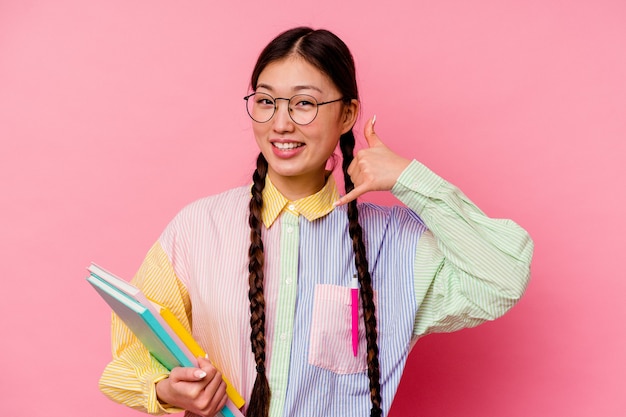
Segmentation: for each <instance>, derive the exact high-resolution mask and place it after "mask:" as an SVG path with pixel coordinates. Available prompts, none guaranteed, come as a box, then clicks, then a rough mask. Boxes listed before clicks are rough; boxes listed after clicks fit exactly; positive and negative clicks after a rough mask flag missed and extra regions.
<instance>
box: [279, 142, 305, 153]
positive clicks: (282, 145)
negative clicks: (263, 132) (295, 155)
mask: <svg viewBox="0 0 626 417" xmlns="http://www.w3.org/2000/svg"><path fill="white" fill-rule="evenodd" d="M272 146H274V147H275V148H278V149H280V150H281V151H289V150H291V149H296V148H301V147H302V146H304V143H301V142H272Z"/></svg>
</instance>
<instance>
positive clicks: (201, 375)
mask: <svg viewBox="0 0 626 417" xmlns="http://www.w3.org/2000/svg"><path fill="white" fill-rule="evenodd" d="M193 376H195V377H196V378H198V379H202V378H204V377H205V376H206V372H204V371H202V370H200V369H198V370H196V371H194V373H193Z"/></svg>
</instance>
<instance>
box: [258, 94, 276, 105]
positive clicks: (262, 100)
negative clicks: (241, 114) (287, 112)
mask: <svg viewBox="0 0 626 417" xmlns="http://www.w3.org/2000/svg"><path fill="white" fill-rule="evenodd" d="M254 103H255V104H256V105H259V106H269V107H274V100H273V99H272V98H271V97H270V96H267V95H265V94H260V95H259V94H256V95H255V96H254Z"/></svg>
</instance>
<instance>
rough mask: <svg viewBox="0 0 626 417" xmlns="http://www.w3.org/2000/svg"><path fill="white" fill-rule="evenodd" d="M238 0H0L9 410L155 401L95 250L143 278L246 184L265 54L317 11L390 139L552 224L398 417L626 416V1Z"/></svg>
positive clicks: (407, 384) (416, 368)
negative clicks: (165, 238)
mask: <svg viewBox="0 0 626 417" xmlns="http://www.w3.org/2000/svg"><path fill="white" fill-rule="evenodd" d="M239 3H241V2H220V5H219V6H215V5H214V4H216V2H212V1H183V2H174V1H165V0H149V1H147V0H141V1H140V0H136V1H132V2H128V1H119V0H115V1H111V0H109V1H101V0H92V1H78V0H73V1H72V0H56V1H48V2H44V1H35V0H13V1H11V0H3V1H0V138H1V141H2V142H1V143H2V150H1V151H0V185H1V188H0V202H1V204H0V210H2V216H1V219H2V220H1V221H2V228H1V230H2V232H1V235H2V243H1V245H2V246H1V255H0V256H1V257H2V263H1V266H0V270H1V273H2V279H1V281H0V282H1V283H0V286H1V288H0V290H1V291H2V294H3V296H2V298H3V300H2V303H0V314H1V316H2V323H3V324H2V327H3V328H4V332H3V335H4V336H2V340H3V343H2V344H0V356H1V357H2V358H3V360H2V363H3V370H2V372H1V374H0V393H1V394H0V395H1V397H2V399H3V405H2V414H3V415H7V416H22V415H24V416H25V415H31V416H32V415H46V416H52V417H56V416H78V415H89V416H92V417H104V416H111V415H116V416H119V417H125V416H136V415H139V414H138V413H137V412H135V411H132V410H127V409H125V408H123V407H121V406H118V405H116V404H114V403H112V402H110V401H108V400H107V399H106V398H104V396H102V395H101V394H100V393H99V392H98V390H97V379H98V376H99V373H100V371H101V370H102V368H103V366H104V365H105V363H106V362H107V361H108V358H109V357H110V352H109V334H108V320H109V310H108V308H107V307H106V306H105V305H104V303H103V302H101V300H99V299H98V297H97V295H96V294H95V293H94V292H93V290H92V289H91V288H90V287H89V286H88V285H87V284H86V283H85V282H84V277H85V275H86V274H85V270H84V268H85V266H87V265H88V264H89V262H90V261H92V260H94V261H97V262H99V263H101V264H103V265H106V266H107V267H109V268H110V269H112V270H113V271H116V272H118V273H119V274H121V275H123V276H126V277H130V276H131V275H132V274H133V272H134V271H135V270H136V268H137V267H138V265H139V263H140V262H141V260H142V258H143V256H144V254H145V252H146V251H147V249H148V248H149V246H150V245H151V244H152V242H153V241H154V240H155V239H156V238H157V236H158V235H159V233H160V232H161V230H162V228H163V227H164V226H165V224H166V223H167V221H168V220H169V219H170V218H171V217H172V216H173V215H174V214H175V212H176V211H177V210H178V209H180V208H181V207H182V206H183V205H185V204H186V203H188V202H190V201H191V200H193V199H196V198H198V197H200V196H203V195H207V194H210V193H214V192H217V191H219V190H223V189H225V188H227V187H231V186H234V185H239V184H242V183H245V182H247V181H248V180H249V175H250V170H251V164H252V160H253V157H254V154H255V144H254V141H253V138H252V134H251V130H250V123H249V120H248V119H247V116H246V115H245V112H244V107H243V101H242V99H241V98H242V97H243V95H244V94H245V93H246V91H247V80H248V76H249V73H250V71H251V68H252V65H253V62H254V59H255V57H256V55H257V54H258V52H259V51H260V49H261V48H262V46H263V45H264V44H265V43H266V42H267V41H268V40H269V39H270V38H271V37H272V36H273V35H275V34H277V33H278V32H279V31H281V30H283V29H285V28H287V27H290V26H294V25H297V24H307V25H313V26H315V27H326V28H329V29H331V30H333V31H335V32H336V33H337V34H339V35H340V36H341V37H342V38H343V39H344V40H345V41H346V42H347V43H348V44H349V45H350V46H351V48H352V50H353V52H354V54H355V56H356V60H357V64H358V70H359V79H360V83H361V84H360V85H361V89H362V101H363V108H364V111H363V118H362V119H364V118H365V117H369V116H371V115H372V114H374V113H375V114H377V115H378V123H377V131H378V133H379V135H380V136H381V137H382V138H383V140H385V141H386V143H387V144H388V145H390V146H391V147H392V148H393V149H395V150H397V151H399V152H401V153H403V154H405V155H407V156H414V157H415V158H417V159H419V160H421V161H422V162H424V163H426V164H427V165H428V166H430V167H431V168H432V169H434V170H435V171H437V172H438V173H440V174H441V175H442V176H444V177H446V178H447V179H449V180H451V181H452V182H454V183H456V184H457V185H459V186H460V187H461V188H462V189H463V190H464V191H465V193H466V194H467V195H469V196H470V197H471V198H472V199H473V200H474V201H475V202H477V203H478V204H479V205H480V206H481V207H482V208H483V209H484V211H486V212H487V213H488V214H490V215H492V216H494V217H511V218H513V219H515V220H516V221H517V222H519V223H520V224H521V225H523V226H524V227H526V228H527V229H528V230H529V231H530V232H531V234H532V236H533V237H534V239H535V241H536V256H535V260H534V263H533V280H532V282H531V285H530V287H529V289H528V293H527V295H526V297H525V298H524V299H523V300H522V302H521V303H520V304H519V305H518V306H517V307H516V308H514V309H513V310H512V311H511V312H510V313H509V314H507V315H506V316H505V317H504V318H502V319H500V320H498V321H496V322H493V323H489V324H485V325H483V326H481V327H479V328H477V329H473V330H466V331H462V332H459V333H455V334H450V335H435V336H429V337H427V338H424V339H423V340H422V341H420V343H419V344H418V345H417V347H416V348H415V350H414V353H413V355H412V357H411V358H410V362H409V367H408V372H407V373H406V374H405V377H404V380H403V382H402V385H401V389H400V393H399V396H398V398H397V400H396V402H395V403H394V406H393V409H392V413H391V415H392V417H393V416H396V417H399V416H405V415H408V416H412V415H419V416H421V417H427V416H433V417H435V416H437V417H442V416H443V417H448V416H449V417H452V416H460V415H463V416H466V417H468V416H481V417H501V416H508V417H518V416H519V417H521V416H524V417H527V416H565V415H567V416H568V417H579V416H580V417H583V416H591V415H593V416H604V417H613V416H615V417H617V416H624V415H626V400H625V399H624V398H625V396H624V393H623V386H624V384H623V375H624V373H625V372H626V359H625V355H624V352H626V335H625V332H624V329H625V327H624V321H625V320H626V314H625V311H626V310H625V309H624V308H623V307H622V304H623V298H624V294H625V293H626V284H625V281H626V280H625V278H626V272H625V270H624V268H623V267H621V266H620V265H622V263H621V261H620V259H621V258H622V256H624V255H623V254H622V250H623V249H624V248H625V247H626V245H625V243H626V239H625V238H624V235H625V233H626V222H625V220H624V218H623V216H622V215H621V212H622V211H623V204H624V203H625V201H624V200H625V197H626V193H625V191H624V186H625V185H626V184H625V183H626V168H625V167H626V145H625V143H626V121H625V120H626V117H625V110H626V75H625V74H626V24H625V23H626V3H624V2H623V1H619V0H614V1H611V0H598V1H594V2H591V1H570V2H562V1H554V0H530V1H526V2H521V1H514V0H477V1H463V0H456V1H453V0H441V1H422V0H418V1H408V0H407V1H402V2H398V1H396V2H394V1H386V2H383V1H379V2H370V3H369V4H366V3H367V2H363V1H335V0H317V1H309V2H288V1H282V0H281V1H273V0H272V1H264V2H258V1H257V2H249V4H245V5H241V4H239ZM361 124H362V121H361V122H360V123H359V125H361ZM371 198H372V199H374V200H376V201H378V202H384V203H391V202H392V200H391V199H390V197H389V196H388V195H384V194H376V195H373V196H372V197H371ZM85 412H86V414H85Z"/></svg>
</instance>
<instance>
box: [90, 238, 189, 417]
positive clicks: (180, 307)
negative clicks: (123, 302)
mask: <svg viewBox="0 0 626 417" xmlns="http://www.w3.org/2000/svg"><path fill="white" fill-rule="evenodd" d="M132 283H133V284H134V285H135V286H137V287H138V288H140V289H141V290H142V291H143V293H144V294H145V295H146V297H148V298H149V299H151V300H153V301H156V302H157V303H159V304H161V305H164V306H166V307H167V308H169V309H170V310H171V311H172V313H174V315H176V318H177V319H178V320H179V321H180V322H181V323H182V324H183V325H184V326H185V327H186V329H187V330H188V331H190V330H191V303H190V301H189V294H188V293H187V289H186V288H185V286H184V285H183V284H182V283H181V282H180V280H179V279H178V277H177V276H176V273H175V272H174V269H173V267H172V265H171V263H170V261H169V258H168V256H167V254H166V253H165V251H164V250H163V248H162V247H161V245H160V243H159V242H157V243H155V244H154V246H152V248H151V249H150V251H149V252H148V254H147V256H146V258H145V260H144V262H143V263H142V265H141V267H140V268H139V271H138V272H137V274H136V275H135V277H134V278H133V280H132ZM111 343H112V354H113V360H112V361H111V362H110V363H109V364H108V365H107V366H106V368H105V369H104V372H103V373H102V377H101V378H100V390H101V391H102V393H104V395H106V396H107V397H109V398H110V399H111V400H113V401H115V402H118V403H120V404H124V405H126V406H128V407H131V408H133V409H136V410H139V411H142V412H145V413H149V414H153V415H161V414H166V413H178V412H181V411H183V410H181V409H179V408H176V407H172V406H170V405H168V404H162V403H160V402H159V400H158V398H157V395H156V388H155V386H156V383H157V382H159V381H161V380H163V379H165V378H167V377H168V376H169V371H168V370H167V368H165V367H164V366H163V365H161V364H160V363H159V362H158V361H157V360H156V359H154V358H153V357H152V356H151V355H150V353H148V351H147V350H146V348H145V347H144V346H143V344H142V343H141V342H140V341H139V340H138V339H137V338H136V337H135V336H134V335H133V334H132V332H131V331H130V330H129V329H128V328H127V327H126V325H125V324H124V323H123V322H122V321H121V320H120V319H119V317H117V316H116V315H115V314H113V317H112V321H111Z"/></svg>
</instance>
